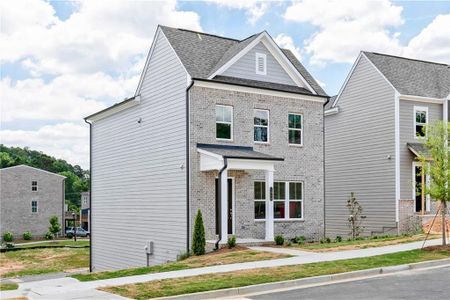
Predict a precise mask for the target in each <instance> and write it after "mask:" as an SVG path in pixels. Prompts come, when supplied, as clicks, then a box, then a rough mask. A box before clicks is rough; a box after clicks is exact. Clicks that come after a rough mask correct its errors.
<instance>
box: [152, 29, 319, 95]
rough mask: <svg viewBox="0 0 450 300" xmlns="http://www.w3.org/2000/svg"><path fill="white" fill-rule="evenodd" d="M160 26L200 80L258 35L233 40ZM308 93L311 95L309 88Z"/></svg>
mask: <svg viewBox="0 0 450 300" xmlns="http://www.w3.org/2000/svg"><path fill="white" fill-rule="evenodd" d="M160 28H161V30H162V31H163V33H164V34H165V36H166V37H167V39H168V40H169V43H170V44H171V45H172V47H173V49H174V50H175V52H176V53H177V55H178V57H179V58H180V60H181V62H182V63H183V65H184V67H185V68H186V70H187V72H188V73H189V75H190V76H191V77H192V78H199V79H207V78H208V77H209V76H210V75H211V74H213V73H214V72H215V71H216V70H218V69H219V68H220V67H221V66H223V65H224V64H225V63H226V62H227V61H229V60H230V59H231V58H232V57H233V56H235V55H236V54H237V53H239V52H240V51H241V50H242V49H244V48H245V47H246V46H247V45H248V44H250V43H251V42H252V41H253V40H254V39H255V38H257V37H258V36H259V35H260V34H261V33H258V34H255V35H252V36H250V37H248V38H246V39H244V40H236V39H231V38H225V37H220V36H216V35H211V34H206V33H202V32H195V31H190V30H185V29H178V28H172V27H167V26H160ZM281 50H282V51H283V53H284V54H285V55H286V56H287V57H288V59H289V61H290V62H291V63H292V64H293V65H294V67H295V68H296V69H297V71H298V72H299V73H300V74H301V75H302V76H303V77H304V78H305V80H306V81H307V82H308V83H309V85H311V87H312V88H313V89H314V90H315V91H316V93H317V94H319V95H321V96H327V94H326V93H325V91H324V90H323V89H322V88H321V87H320V85H319V84H318V83H317V82H316V81H315V80H314V78H313V77H312V76H311V74H309V72H308V71H307V70H306V69H305V67H304V66H303V65H302V64H301V63H300V62H299V61H298V60H297V58H295V56H294V55H293V54H292V52H291V51H289V50H287V49H281ZM308 93H309V94H311V92H309V91H308Z"/></svg>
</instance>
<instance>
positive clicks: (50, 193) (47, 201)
mask: <svg viewBox="0 0 450 300" xmlns="http://www.w3.org/2000/svg"><path fill="white" fill-rule="evenodd" d="M31 181H37V183H38V190H37V191H32V190H31ZM0 182H1V184H0V207H1V209H0V211H1V217H0V219H1V234H3V233H4V232H6V231H10V232H12V234H13V235H14V238H15V239H22V235H23V233H24V232H25V231H30V232H31V234H32V235H33V237H42V236H44V235H45V233H46V232H47V231H48V227H49V226H50V223H49V219H50V217H51V216H57V217H58V219H59V221H60V224H63V218H64V216H63V207H64V201H63V199H64V196H63V195H64V186H63V184H64V177H62V176H58V175H56V174H52V173H49V172H46V171H43V170H39V169H35V168H31V167H28V166H16V167H11V168H5V169H1V170H0ZM31 201H37V204H38V211H37V212H35V213H33V212H32V211H31Z"/></svg>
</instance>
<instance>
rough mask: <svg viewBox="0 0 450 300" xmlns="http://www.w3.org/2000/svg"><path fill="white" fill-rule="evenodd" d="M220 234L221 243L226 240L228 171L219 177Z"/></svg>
mask: <svg viewBox="0 0 450 300" xmlns="http://www.w3.org/2000/svg"><path fill="white" fill-rule="evenodd" d="M220 201H221V202H220V224H221V225H220V232H221V234H222V240H221V241H220V242H221V243H226V242H227V240H228V238H227V237H228V171H227V169H225V170H223V171H222V174H221V175H220Z"/></svg>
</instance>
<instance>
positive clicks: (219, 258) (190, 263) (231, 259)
mask: <svg viewBox="0 0 450 300" xmlns="http://www.w3.org/2000/svg"><path fill="white" fill-rule="evenodd" d="M286 257H290V255H285V254H277V253H270V252H262V251H255V250H250V249H245V248H244V249H242V248H237V249H232V250H229V249H222V250H220V251H219V252H213V253H210V254H207V255H202V256H192V257H189V258H187V259H185V260H182V261H178V262H171V263H166V264H162V265H158V266H152V267H143V268H135V269H125V270H119V271H109V272H98V273H90V274H76V275H72V277H74V278H76V279H78V280H80V281H90V280H100V279H109V278H117V277H124V276H132V275H142V274H149V273H160V272H169V271H176V270H185V269H192V268H200V267H206V266H215V265H224V264H233V263H240V262H250V261H258V260H268V259H277V258H286Z"/></svg>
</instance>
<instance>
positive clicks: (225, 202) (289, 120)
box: [86, 26, 328, 271]
mask: <svg viewBox="0 0 450 300" xmlns="http://www.w3.org/2000/svg"><path fill="white" fill-rule="evenodd" d="M327 99H328V97H327V95H326V94H325V92H324V91H323V90H322V89H321V87H320V86H319V85H318V84H317V82H316V81H315V80H314V79H313V78H312V76H311V75H310V74H309V73H308V72H307V71H306V69H305V68H304V67H303V66H302V64H301V63H300V62H299V61H298V60H297V58H296V57H295V56H294V55H293V54H292V53H291V52H290V51H289V50H286V49H280V48H279V47H278V46H277V44H276V43H275V42H274V41H273V39H272V38H271V37H270V35H269V34H268V33H267V32H261V33H258V34H255V35H252V36H250V37H248V38H246V39H244V40H236V39H231V38H225V37H220V36H216V35H211V34H206V33H201V32H194V31H189V30H184V29H176V28H169V27H165V26H159V27H158V29H157V31H156V34H155V37H154V40H153V44H152V46H151V49H150V52H149V55H148V58H147V61H146V64H145V67H144V71H143V72H142V76H141V79H140V82H139V85H138V88H137V91H136V94H135V96H134V97H132V98H130V99H127V100H125V101H123V102H121V103H118V104H116V105H114V106H112V107H110V108H108V109H106V110H103V111H100V112H98V113H96V114H94V115H91V116H89V117H87V118H86V120H87V122H89V123H90V124H91V126H90V130H91V180H92V182H91V220H92V222H91V245H92V246H91V247H92V248H91V254H92V255H91V260H92V261H91V269H92V270H96V271H97V270H105V269H117V268H127V267H133V266H143V265H146V264H158V263H163V262H166V261H170V260H175V259H176V257H177V255H179V254H180V253H181V252H185V251H188V250H189V249H190V246H191V240H192V232H193V224H194V219H195V215H196V214H197V211H198V210H201V212H202V214H203V220H204V224H205V231H206V238H207V240H208V242H209V243H210V245H212V246H214V245H215V244H223V243H226V241H227V237H228V236H229V235H235V236H236V237H237V238H238V242H249V243H255V242H263V241H273V239H274V235H276V234H282V235H284V236H285V237H294V236H298V235H304V236H308V237H315V238H317V237H322V236H323V232H324V227H323V222H324V216H323V213H324V180H323V177H324V175H323V168H324V162H323V160H324V159H323V158H324V157H323V138H324V137H323V106H324V103H326V101H327Z"/></svg>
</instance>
